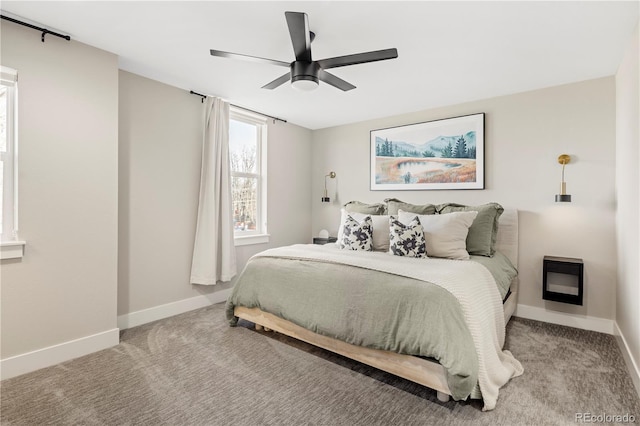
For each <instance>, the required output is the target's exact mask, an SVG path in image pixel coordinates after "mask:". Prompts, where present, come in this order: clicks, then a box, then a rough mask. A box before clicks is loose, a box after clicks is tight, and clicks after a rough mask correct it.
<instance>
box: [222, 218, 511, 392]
mask: <svg viewBox="0 0 640 426" xmlns="http://www.w3.org/2000/svg"><path fill="white" fill-rule="evenodd" d="M498 229H499V230H498V237H497V241H496V248H497V250H498V251H500V252H502V253H503V254H505V255H506V256H507V257H508V258H509V259H510V260H511V262H512V263H513V264H514V265H515V266H516V267H517V265H518V212H517V210H505V211H504V213H503V214H502V216H500V226H499V228H498ZM517 295H518V278H517V277H516V278H515V279H514V280H513V282H512V283H511V287H510V294H509V295H508V297H507V298H506V300H505V301H504V303H503V308H504V317H505V323H507V322H508V321H509V319H510V318H511V316H512V315H513V313H514V311H515V309H516V303H517V302H516V301H517ZM234 315H235V316H236V317H238V318H242V319H244V320H247V321H250V322H252V323H254V324H255V326H256V330H263V329H264V330H265V331H277V332H278V333H282V334H284V335H287V336H289V337H293V338H295V339H298V340H302V341H304V342H307V343H310V344H312V345H314V346H318V347H320V348H323V349H326V350H328V351H331V352H335V353H337V354H340V355H342V356H345V357H347V358H351V359H354V360H356V361H359V362H361V363H363V364H367V365H370V366H372V367H375V368H378V369H380V370H383V371H386V372H388V373H391V374H394V375H396V376H399V377H402V378H405V379H407V380H410V381H412V382H415V383H418V384H421V385H423V386H426V387H428V388H431V389H434V390H435V391H436V392H437V398H438V400H440V401H442V402H447V401H449V396H450V395H451V391H450V390H449V386H448V385H447V377H446V371H445V369H444V367H443V366H442V365H440V364H439V363H438V362H437V361H434V360H429V359H425V358H419V357H416V356H412V355H403V354H398V353H395V352H390V351H383V350H379V349H371V348H366V347H363V346H356V345H352V344H350V343H346V342H343V341H341V340H337V339H333V338H331V337H327V336H323V335H320V334H317V333H314V332H312V331H309V330H307V329H306V328H303V327H300V326H298V325H296V324H293V323H292V322H289V321H287V320H284V319H282V318H280V317H277V316H275V315H273V314H270V313H268V312H264V311H262V310H260V309H258V308H245V307H243V306H238V307H236V308H235V310H234Z"/></svg>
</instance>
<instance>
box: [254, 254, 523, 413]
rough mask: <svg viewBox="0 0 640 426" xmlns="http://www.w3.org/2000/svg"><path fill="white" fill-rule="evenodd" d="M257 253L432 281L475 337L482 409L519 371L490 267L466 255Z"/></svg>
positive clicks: (489, 407) (490, 404)
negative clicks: (454, 300)
mask: <svg viewBox="0 0 640 426" xmlns="http://www.w3.org/2000/svg"><path fill="white" fill-rule="evenodd" d="M256 256H266V257H273V256H277V257H288V258H292V259H306V260H312V259H316V260H321V261H324V262H331V263H339V264H343V265H351V266H357V267H361V268H366V269H372V270H376V271H382V272H387V273H391V274H395V275H400V276H404V277H408V278H414V279H418V280H422V281H427V282H430V283H433V284H435V285H437V286H439V287H442V288H443V289H445V290H447V291H448V292H449V293H451V294H452V295H453V296H455V297H456V298H457V299H458V301H459V303H460V305H461V307H462V311H463V315H464V318H465V321H466V324H467V327H468V328H469V331H470V333H471V337H472V338H473V342H474V345H475V348H476V353H477V356H478V365H479V371H478V383H479V387H480V392H481V393H482V395H477V394H473V393H472V395H471V396H472V397H475V398H478V397H480V396H481V397H482V399H483V401H484V407H483V411H486V410H492V409H493V408H495V406H496V401H497V399H498V393H499V390H500V388H501V387H502V386H503V385H504V384H505V383H507V382H508V381H509V380H510V379H511V378H512V377H517V376H519V375H521V374H522V373H523V371H524V370H523V368H522V365H521V364H520V362H518V360H516V359H515V358H514V357H513V355H512V354H511V352H509V351H507V350H503V349H502V347H503V345H504V339H505V322H504V312H503V309H502V301H501V299H500V293H499V292H498V289H497V287H496V284H495V281H494V279H493V276H492V275H491V273H490V272H489V271H488V270H487V269H486V268H485V267H484V266H482V265H480V264H479V263H476V262H472V261H466V260H449V259H433V258H429V259H414V258H405V257H399V256H393V255H390V254H387V253H382V252H364V251H347V250H340V249H338V248H336V247H335V246H332V245H326V246H318V245H303V244H299V245H294V246H287V247H279V248H275V249H270V250H266V251H264V252H262V253H259V254H257V255H256Z"/></svg>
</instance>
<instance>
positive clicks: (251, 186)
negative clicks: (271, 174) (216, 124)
mask: <svg viewBox="0 0 640 426" xmlns="http://www.w3.org/2000/svg"><path fill="white" fill-rule="evenodd" d="M265 144H266V122H265V120H264V119H262V118H261V117H256V116H255V115H253V114H247V113H244V112H243V111H241V110H239V109H234V108H232V109H231V111H230V120H229V162H230V165H231V196H232V199H233V224H234V233H235V235H236V237H242V236H250V235H261V234H266V222H267V221H266V217H265V216H266V207H265V205H266V203H265V201H266V176H265V172H266V170H265V169H266V167H265V166H264V164H265V158H264V157H263V155H264V153H265V152H266V149H265V146H266V145H265Z"/></svg>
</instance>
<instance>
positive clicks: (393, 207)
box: [384, 198, 436, 215]
mask: <svg viewBox="0 0 640 426" xmlns="http://www.w3.org/2000/svg"><path fill="white" fill-rule="evenodd" d="M384 202H385V203H387V214H390V215H391V214H394V215H395V214H398V210H403V211H405V212H409V213H416V214H436V206H434V205H433V204H422V205H419V204H411V203H405V202H404V201H400V200H398V199H397V198H387V199H386V200H384Z"/></svg>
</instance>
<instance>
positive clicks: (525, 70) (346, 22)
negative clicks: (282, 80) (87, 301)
mask: <svg viewBox="0 0 640 426" xmlns="http://www.w3.org/2000/svg"><path fill="white" fill-rule="evenodd" d="M1 6H2V10H3V14H7V15H8V16H13V17H16V15H17V17H21V18H24V19H25V20H28V21H29V22H35V23H37V24H39V25H40V26H43V27H47V28H49V29H51V30H54V31H59V32H62V33H64V34H69V35H70V36H71V37H72V39H74V40H77V41H80V42H83V43H86V44H89V45H92V46H95V47H98V48H101V49H104V50H107V51H110V52H113V53H115V54H117V55H118V56H119V58H120V59H119V61H120V68H121V69H123V70H126V71H130V72H132V73H136V74H139V75H143V76H146V77H149V78H152V79H155V80H158V81H161V82H164V83H167V84H170V85H173V86H176V87H179V88H182V89H185V90H194V91H196V92H200V93H206V94H212V95H217V96H221V97H223V98H225V99H227V100H229V101H230V102H232V103H233V104H236V105H240V106H244V107H247V108H251V109H255V110H258V111H261V112H264V113H266V114H270V115H274V116H277V117H281V118H284V119H286V120H288V121H290V122H292V123H295V124H298V125H300V126H304V127H307V128H309V129H319V128H323V127H330V126H336V125H341V124H346V123H352V122H357V121H362V120H368V119H373V118H378V117H386V116H391V115H396V114H402V113H406V112H411V111H418V110H422V109H427V108H433V107H438V106H443V105H451V104H457V103H462V102H466V101H471V100H477V99H483V98H488V97H494V96H499V95H506V94H510V93H517V92H522V91H527V90H533V89H538V88H542V87H549V86H554V85H559V84H565V83H570V82H575V81H581V80H587V79H592V78H598V77H603V76H610V75H613V74H615V72H616V70H617V67H618V64H619V63H620V60H621V59H622V54H623V51H624V49H625V47H626V44H627V43H628V42H629V41H630V37H631V34H632V32H633V30H634V29H635V26H636V25H637V23H638V17H639V7H638V2H637V1H626V2H613V1H604V2H558V1H555V2H483V1H476V2H427V1H422V2H417V1H412V2H392V1H387V2H382V1H379V2H365V1H356V2H339V1H332V2H306V1H291V2H271V1H260V2H244V1H235V2H221V1H209V2H180V1H163V2H152V1H143V2H130V1H114V2H97V1H74V2H57V1H45V2H35V1H28V2H15V1H3V2H2V4H1ZM288 10H289V11H295V12H306V13H307V14H308V16H309V25H310V28H311V30H312V31H314V32H315V33H316V39H315V41H314V42H313V45H312V53H313V59H315V60H317V59H323V58H327V57H333V56H342V55H347V54H352V53H360V52H364V51H370V50H380V49H386V48H391V47H395V48H397V49H398V59H393V60H388V61H381V62H375V63H369V64H359V65H354V66H349V67H342V68H336V69H332V70H330V71H331V72H332V73H333V74H335V75H336V76H338V77H340V78H342V79H344V80H347V81H348V82H350V83H352V84H354V85H355V86H357V88H356V89H355V90H352V91H350V92H342V91H340V90H338V89H336V88H334V87H331V86H328V85H326V84H323V83H321V84H320V87H319V89H318V90H316V91H314V92H310V93H304V92H299V91H297V90H295V89H294V88H292V87H291V86H290V85H289V84H285V85H283V86H281V87H279V88H277V89H275V90H265V89H261V87H262V86H263V85H264V84H266V83H268V82H270V81H271V80H273V79H275V78H276V77H278V76H280V75H282V74H284V73H285V72H286V71H287V70H286V68H281V67H278V66H273V65H268V64H259V63H252V62H245V61H238V60H231V59H226V58H217V57H212V56H210V55H209V49H217V50H224V51H230V52H235V53H242V54H247V55H252V56H260V57H264V58H270V59H276V60H280V61H285V62H290V61H293V59H294V54H293V48H292V46H291V41H290V38H289V33H288V28H287V24H286V21H285V17H284V12H285V11H288ZM4 22H5V21H3V24H4ZM6 25H13V24H6ZM34 36H37V37H39V35H38V34H37V33H36V34H34ZM47 37H51V36H47Z"/></svg>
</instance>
